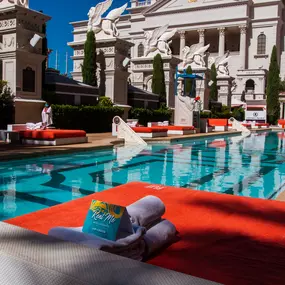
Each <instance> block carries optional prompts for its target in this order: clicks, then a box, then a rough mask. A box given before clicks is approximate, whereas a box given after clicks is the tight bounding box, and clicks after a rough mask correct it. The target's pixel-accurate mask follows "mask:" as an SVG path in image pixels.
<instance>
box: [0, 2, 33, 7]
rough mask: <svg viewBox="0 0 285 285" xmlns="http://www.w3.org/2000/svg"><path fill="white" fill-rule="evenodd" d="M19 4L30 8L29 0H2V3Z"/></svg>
mask: <svg viewBox="0 0 285 285" xmlns="http://www.w3.org/2000/svg"><path fill="white" fill-rule="evenodd" d="M11 4H13V5H18V6H23V7H25V8H29V0H1V1H0V5H11Z"/></svg>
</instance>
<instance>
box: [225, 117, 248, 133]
mask: <svg viewBox="0 0 285 285" xmlns="http://www.w3.org/2000/svg"><path fill="white" fill-rule="evenodd" d="M230 122H231V123H232V128H233V129H234V130H237V131H240V132H242V135H243V136H249V135H250V134H251V132H250V130H249V129H248V128H246V127H245V126H243V125H242V124H241V123H240V122H239V121H237V120H236V119H235V118H230Z"/></svg>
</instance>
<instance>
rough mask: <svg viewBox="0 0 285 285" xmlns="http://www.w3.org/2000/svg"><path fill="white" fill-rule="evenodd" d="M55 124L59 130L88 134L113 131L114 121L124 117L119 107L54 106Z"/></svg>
mask: <svg viewBox="0 0 285 285" xmlns="http://www.w3.org/2000/svg"><path fill="white" fill-rule="evenodd" d="M52 110H53V122H54V125H55V127H56V128H59V129H79V130H84V131H86V132H88V133H103V132H109V131H111V130H112V120H113V118H114V117H115V116H122V115H123V113H124V110H123V109H122V108H119V107H103V106H70V105H52Z"/></svg>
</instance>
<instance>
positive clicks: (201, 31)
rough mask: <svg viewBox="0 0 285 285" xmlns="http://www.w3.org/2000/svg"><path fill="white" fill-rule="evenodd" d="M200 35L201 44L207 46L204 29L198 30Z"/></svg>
mask: <svg viewBox="0 0 285 285" xmlns="http://www.w3.org/2000/svg"><path fill="white" fill-rule="evenodd" d="M198 34H199V43H203V45H205V30H204V29H200V30H198Z"/></svg>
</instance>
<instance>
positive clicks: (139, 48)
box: [138, 43, 144, 57]
mask: <svg viewBox="0 0 285 285" xmlns="http://www.w3.org/2000/svg"><path fill="white" fill-rule="evenodd" d="M143 56H144V45H143V44H142V43H140V44H139V45H138V57H143Z"/></svg>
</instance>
